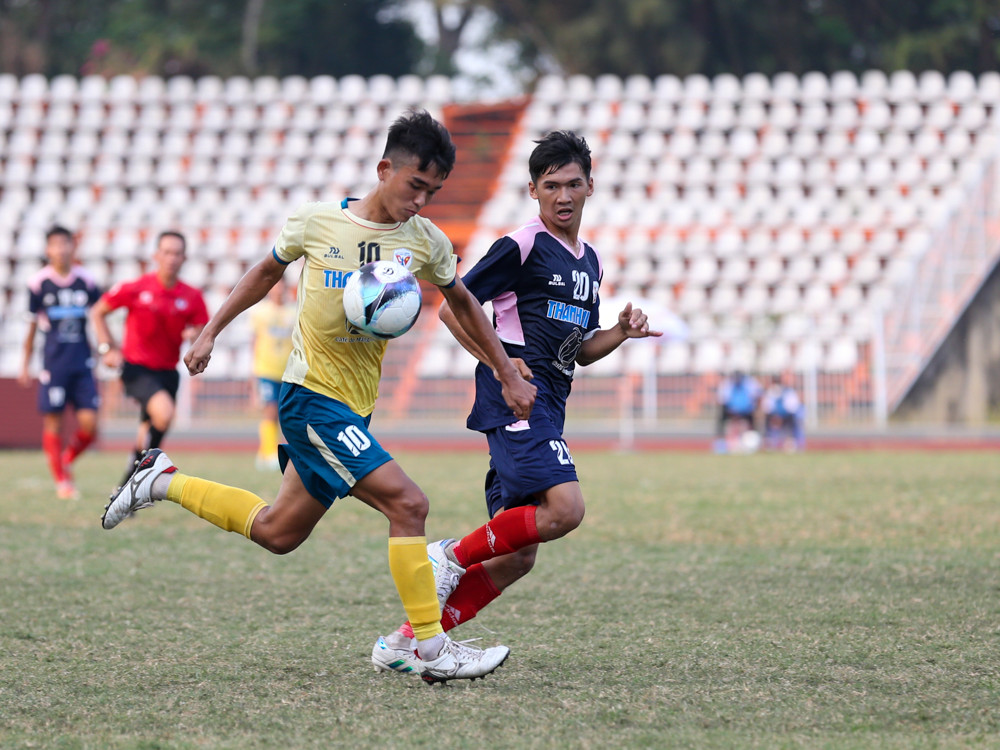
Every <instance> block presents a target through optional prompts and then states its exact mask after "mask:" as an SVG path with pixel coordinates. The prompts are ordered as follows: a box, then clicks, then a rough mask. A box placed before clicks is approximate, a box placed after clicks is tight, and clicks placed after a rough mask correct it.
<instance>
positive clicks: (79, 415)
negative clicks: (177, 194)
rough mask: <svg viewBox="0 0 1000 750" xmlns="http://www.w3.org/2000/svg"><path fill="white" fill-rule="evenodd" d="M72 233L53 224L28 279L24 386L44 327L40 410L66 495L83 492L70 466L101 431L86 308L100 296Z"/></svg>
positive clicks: (59, 489)
mask: <svg viewBox="0 0 1000 750" xmlns="http://www.w3.org/2000/svg"><path fill="white" fill-rule="evenodd" d="M75 248H76V245H75V242H74V240H73V235H72V233H71V232H70V231H69V230H68V229H66V228H65V227H61V226H54V227H52V228H51V229H49V231H48V232H46V234H45V255H46V258H47V260H48V262H47V263H46V264H45V266H44V267H43V268H42V269H41V270H39V271H38V273H36V274H35V275H34V276H33V277H32V278H31V279H30V280H29V281H28V310H29V313H30V314H31V322H30V323H29V325H28V334H27V336H25V339H24V361H23V364H22V365H21V375H20V377H19V378H18V380H19V381H20V383H21V385H23V386H25V387H27V386H29V385H30V384H31V376H30V368H31V356H32V354H33V353H34V350H35V333H36V331H38V330H39V329H41V330H42V331H44V332H45V344H44V348H43V350H42V352H43V353H42V370H41V372H39V373H38V384H39V388H38V410H39V411H40V412H41V413H42V449H43V450H44V451H45V456H46V458H47V459H48V462H49V470H50V471H51V472H52V477H53V479H55V482H56V494H57V495H58V496H59V497H60V498H61V499H64V500H75V499H77V498H78V497H79V493H78V492H77V490H76V486H75V485H74V484H73V475H72V472H71V471H70V466H71V465H72V464H73V462H74V461H75V460H76V458H77V456H79V455H80V454H81V453H82V452H83V451H84V450H85V449H86V448H87V446H88V445H90V444H91V443H92V442H94V438H95V437H96V435H97V407H98V405H99V403H100V399H99V397H98V393H97V383H96V382H95V380H94V358H93V356H92V354H91V351H90V341H89V340H88V338H87V310H88V309H89V308H90V307H91V306H93V305H94V303H95V302H97V300H98V298H99V297H100V296H101V292H100V290H99V289H98V288H97V283H96V282H95V280H94V278H93V277H92V276H91V275H90V274H89V273H87V271H86V270H84V268H83V267H82V266H80V265H77V264H76V263H75V261H74V258H73V253H74V251H75ZM67 404H72V405H73V408H74V410H75V412H76V431H75V432H74V434H73V437H72V439H71V440H70V442H69V445H67V446H66V448H65V450H64V449H63V445H62V434H63V413H64V412H65V409H66V406H67Z"/></svg>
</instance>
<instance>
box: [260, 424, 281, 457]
mask: <svg viewBox="0 0 1000 750" xmlns="http://www.w3.org/2000/svg"><path fill="white" fill-rule="evenodd" d="M257 435H258V436H259V438H260V445H259V446H258V448H257V455H258V456H260V457H261V458H271V457H272V456H277V455H278V423H277V422H275V421H274V420H273V419H262V420H261V421H260V424H259V425H257Z"/></svg>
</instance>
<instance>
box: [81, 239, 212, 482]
mask: <svg viewBox="0 0 1000 750" xmlns="http://www.w3.org/2000/svg"><path fill="white" fill-rule="evenodd" d="M186 251H187V241H186V240H185V239H184V235H183V234H181V233H180V232H172V231H168V232H162V233H160V236H159V237H158V238H157V240H156V252H155V253H154V255H153V260H154V262H155V263H156V270H155V271H152V272H150V273H147V274H144V275H142V276H140V277H139V278H138V279H136V280H135V281H125V282H121V283H119V284H116V285H115V286H113V287H112V288H111V289H110V290H108V291H107V292H106V293H105V294H104V295H103V296H102V297H101V299H100V300H98V302H97V304H96V305H94V307H93V309H92V311H91V320H92V321H93V324H94V330H95V331H96V333H97V341H98V346H97V351H98V353H99V354H100V355H101V357H102V361H103V362H104V364H105V365H106V366H107V367H110V368H118V367H121V377H122V384H123V385H124V386H125V393H126V394H127V395H128V396H131V397H132V398H134V399H135V400H136V401H138V402H139V404H140V406H141V407H142V410H141V411H140V413H139V431H138V433H137V435H136V442H135V448H134V451H133V454H132V458H131V460H130V461H129V463H128V468H127V469H126V471H125V477H124V479H123V480H122V482H125V481H127V480H128V478H129V476H130V475H131V474H132V472H133V470H134V469H135V466H134V464H135V462H136V461H138V460H139V457H140V456H141V454H142V451H144V450H146V449H147V448H158V447H159V446H160V443H161V442H162V441H163V436H164V435H165V434H166V433H167V430H168V429H170V425H171V423H172V422H173V420H174V412H175V411H176V399H177V387H178V384H179V382H180V373H179V372H178V371H177V363H178V361H179V360H180V353H181V344H182V343H183V342H184V341H185V340H187V341H191V340H193V339H194V338H195V337H197V335H198V334H199V333H200V332H201V329H202V328H204V327H205V324H206V323H207V322H208V309H207V308H206V307H205V298H204V297H202V295H201V292H200V291H199V290H197V289H195V288H194V287H193V286H189V285H188V284H185V283H184V282H183V281H181V280H180V279H179V278H178V274H179V273H180V270H181V266H182V265H184V260H185V258H186V257H187V255H186ZM118 308H125V310H126V311H127V312H128V315H127V317H126V318H125V335H124V338H123V341H122V345H121V348H120V349H119V347H118V345H117V344H116V343H115V341H114V337H113V336H112V335H111V330H110V329H109V328H108V323H107V316H108V314H109V313H111V312H112V311H114V310H117V309H118Z"/></svg>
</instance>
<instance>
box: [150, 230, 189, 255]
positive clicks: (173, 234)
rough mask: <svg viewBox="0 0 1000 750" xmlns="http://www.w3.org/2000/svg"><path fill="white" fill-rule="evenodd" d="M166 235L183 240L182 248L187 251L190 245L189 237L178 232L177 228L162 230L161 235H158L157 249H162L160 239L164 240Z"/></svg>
mask: <svg viewBox="0 0 1000 750" xmlns="http://www.w3.org/2000/svg"><path fill="white" fill-rule="evenodd" d="M164 237H176V238H177V239H179V240H180V241H181V249H182V250H183V251H184V252H185V253H186V252H187V246H188V243H187V238H186V237H185V236H184V235H183V234H181V233H180V232H178V231H177V230H176V229H167V230H166V231H163V232H160V233H159V235H157V237H156V249H157V250H159V249H160V240H162V239H163V238H164Z"/></svg>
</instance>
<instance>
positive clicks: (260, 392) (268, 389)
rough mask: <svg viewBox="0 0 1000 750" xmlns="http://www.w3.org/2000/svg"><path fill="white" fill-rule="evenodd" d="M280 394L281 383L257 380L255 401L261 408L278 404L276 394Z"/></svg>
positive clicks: (263, 379) (266, 379)
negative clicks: (256, 400)
mask: <svg viewBox="0 0 1000 750" xmlns="http://www.w3.org/2000/svg"><path fill="white" fill-rule="evenodd" d="M280 392H281V381H280V380H271V379H270V378H257V399H258V400H259V401H260V405H261V406H268V405H269V404H276V403H278V394H279V393H280Z"/></svg>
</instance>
